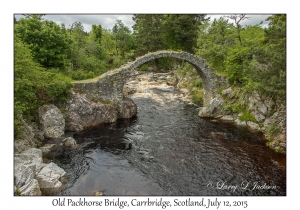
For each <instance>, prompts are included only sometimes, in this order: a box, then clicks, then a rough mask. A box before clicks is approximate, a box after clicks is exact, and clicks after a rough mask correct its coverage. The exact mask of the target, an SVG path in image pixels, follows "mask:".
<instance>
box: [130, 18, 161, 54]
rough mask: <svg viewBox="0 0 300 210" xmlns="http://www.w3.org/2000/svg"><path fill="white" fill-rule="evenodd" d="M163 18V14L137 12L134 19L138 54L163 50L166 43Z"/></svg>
mask: <svg viewBox="0 0 300 210" xmlns="http://www.w3.org/2000/svg"><path fill="white" fill-rule="evenodd" d="M163 18H164V15H162V14H155V15H152V14H135V15H133V18H132V19H133V20H134V21H135V24H134V25H133V27H132V28H133V31H134V36H135V38H136V45H137V49H136V55H137V56H140V55H143V54H146V53H148V52H154V51H157V50H163V49H165V48H166V44H165V42H164V41H163V36H162V31H163Z"/></svg>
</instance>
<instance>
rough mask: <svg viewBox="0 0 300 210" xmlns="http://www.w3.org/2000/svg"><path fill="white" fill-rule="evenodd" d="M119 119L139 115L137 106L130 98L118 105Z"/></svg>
mask: <svg viewBox="0 0 300 210" xmlns="http://www.w3.org/2000/svg"><path fill="white" fill-rule="evenodd" d="M117 106H118V118H131V117H133V116H135V115H136V113H137V105H136V104H135V103H134V102H133V100H131V99H130V98H127V97H125V99H124V100H123V101H121V102H119V103H118V105H117Z"/></svg>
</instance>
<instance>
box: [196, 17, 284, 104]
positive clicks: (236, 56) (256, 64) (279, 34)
mask: <svg viewBox="0 0 300 210" xmlns="http://www.w3.org/2000/svg"><path fill="white" fill-rule="evenodd" d="M231 17H232V16H231ZM237 18H238V17H237ZM268 19H269V20H270V23H269V26H268V27H267V28H265V29H263V28H262V27H261V26H260V25H255V26H244V27H242V26H241V25H239V24H237V25H234V24H233V23H229V21H228V19H226V18H223V17H222V18H220V19H219V20H214V21H213V23H212V24H210V23H209V22H205V23H204V24H203V25H202V26H200V28H199V35H198V43H197V48H198V49H197V54H198V55H199V56H200V57H203V58H205V59H206V60H207V63H208V64H209V66H210V67H211V68H212V69H213V70H214V71H215V72H216V73H218V74H221V75H224V76H226V77H227V78H228V81H229V82H230V84H231V85H234V86H235V87H236V88H238V89H239V90H240V93H241V94H243V93H247V92H254V91H256V92H257V93H258V94H259V95H260V97H261V98H263V99H264V98H272V99H273V100H274V101H275V102H276V105H277V106H280V105H281V104H284V103H285V100H286V16H285V15H272V16H270V17H269V18H268Z"/></svg>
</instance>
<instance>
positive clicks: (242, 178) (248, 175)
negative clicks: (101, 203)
mask: <svg viewBox="0 0 300 210" xmlns="http://www.w3.org/2000/svg"><path fill="white" fill-rule="evenodd" d="M166 75H167V76H168V74H166ZM166 75H164V74H146V75H142V76H140V77H138V79H135V80H133V81H130V82H129V86H130V87H129V88H132V89H134V92H135V93H134V94H132V95H130V96H129V97H130V98H131V99H133V100H134V102H135V103H136V104H137V106H138V114H137V116H136V117H134V118H132V119H127V120H118V121H117V122H116V123H112V124H103V125H100V126H98V127H96V128H91V129H89V130H86V131H84V132H78V133H69V134H68V135H70V136H73V137H74V139H75V140H76V141H77V144H78V147H77V148H75V149H68V148H59V149H56V150H55V151H53V152H52V153H51V156H48V157H47V158H48V159H51V161H53V162H55V163H56V164H57V165H58V166H60V167H61V168H63V169H64V170H65V171H66V172H67V173H68V176H69V178H68V182H67V184H66V187H65V188H64V190H63V191H62V192H61V193H60V194H59V195H94V194H95V193H96V192H101V193H103V194H104V195H119V196H122V195H161V196H164V195H177V196H180V195H185V196H192V195H198V196H204V195H212V196H222V195H233V196H235V195H239V196H240V195H254V196H256V195H286V156H285V155H283V154H279V153H276V152H274V151H273V150H271V149H269V148H267V147H266V146H265V140H264V139H263V138H262V137H261V135H260V134H259V133H253V132H250V131H248V130H246V129H244V128H237V127H235V126H233V125H230V124H228V123H221V122H211V121H208V120H205V119H202V118H200V117H198V116H197V113H198V111H199V108H198V107H197V106H195V105H193V104H192V103H190V102H189V101H188V100H186V98H185V97H184V95H183V94H182V93H181V92H179V91H178V90H176V89H174V87H172V86H169V85H167V84H166V82H165V81H166V77H167V76H166Z"/></svg>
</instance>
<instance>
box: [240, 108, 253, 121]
mask: <svg viewBox="0 0 300 210" xmlns="http://www.w3.org/2000/svg"><path fill="white" fill-rule="evenodd" d="M242 113H243V115H242V116H240V117H239V119H240V120H242V121H251V122H254V123H257V120H256V119H255V117H254V116H253V115H252V114H250V113H249V112H247V111H246V110H243V111H242Z"/></svg>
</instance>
